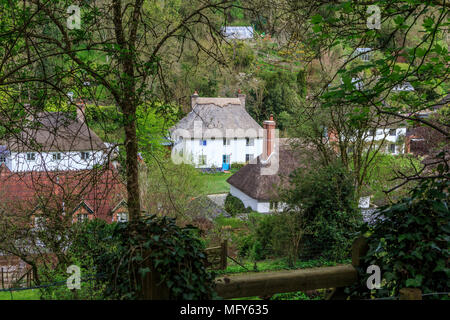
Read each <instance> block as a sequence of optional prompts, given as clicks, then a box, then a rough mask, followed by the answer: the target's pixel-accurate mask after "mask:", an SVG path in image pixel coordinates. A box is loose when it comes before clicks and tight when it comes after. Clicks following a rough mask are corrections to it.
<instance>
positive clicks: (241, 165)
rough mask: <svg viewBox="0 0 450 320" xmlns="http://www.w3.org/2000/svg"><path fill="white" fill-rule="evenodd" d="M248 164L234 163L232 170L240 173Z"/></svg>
mask: <svg viewBox="0 0 450 320" xmlns="http://www.w3.org/2000/svg"><path fill="white" fill-rule="evenodd" d="M245 165H246V163H242V162H233V163H232V164H231V169H232V170H234V171H239V170H240V169H241V168H242V167H243V166H245Z"/></svg>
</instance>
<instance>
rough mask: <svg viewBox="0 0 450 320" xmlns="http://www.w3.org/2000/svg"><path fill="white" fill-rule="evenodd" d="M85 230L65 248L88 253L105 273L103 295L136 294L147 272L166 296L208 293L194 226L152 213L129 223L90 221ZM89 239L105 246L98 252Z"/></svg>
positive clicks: (209, 276)
mask: <svg viewBox="0 0 450 320" xmlns="http://www.w3.org/2000/svg"><path fill="white" fill-rule="evenodd" d="M85 228H86V235H85V236H83V237H81V238H80V241H77V242H76V243H74V245H73V246H72V248H71V250H72V251H73V252H74V254H75V255H77V256H88V257H90V259H92V260H93V265H94V266H95V270H96V271H97V272H98V273H100V274H103V275H105V276H106V278H105V279H103V283H104V284H105V285H106V288H105V290H104V296H105V298H112V299H136V298H139V297H141V296H140V292H141V288H142V283H141V279H142V277H144V276H145V275H146V274H147V273H148V272H151V270H153V272H156V273H157V274H159V275H160V276H161V283H162V285H163V286H166V287H167V288H168V289H169V296H170V299H209V298H211V297H213V296H214V294H215V293H214V288H213V285H214V283H213V279H214V275H213V274H211V273H209V272H208V271H207V270H206V268H205V266H206V256H205V254H204V251H203V250H204V247H203V244H202V242H201V241H200V240H198V239H197V238H196V229H195V228H193V227H184V228H181V227H178V226H177V225H176V224H175V220H174V219H171V218H168V217H162V218H159V217H156V216H154V215H152V216H149V217H146V218H145V219H143V220H142V221H140V222H138V223H136V224H135V225H133V226H132V225H129V224H127V223H113V224H111V226H107V225H106V224H103V223H101V222H95V221H91V222H88V223H87V224H86V226H85ZM99 228H100V229H103V230H102V231H100V230H99ZM131 234H133V237H131ZM85 237H87V238H89V239H83V238H85ZM85 240H87V241H85ZM94 242H97V243H98V245H99V246H100V247H104V248H105V249H104V250H101V251H99V250H98V249H97V248H95V246H92V244H93V243H94Z"/></svg>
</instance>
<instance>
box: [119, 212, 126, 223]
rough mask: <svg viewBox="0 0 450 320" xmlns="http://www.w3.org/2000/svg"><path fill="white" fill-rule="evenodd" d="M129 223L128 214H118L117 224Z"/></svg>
mask: <svg viewBox="0 0 450 320" xmlns="http://www.w3.org/2000/svg"><path fill="white" fill-rule="evenodd" d="M127 221H128V213H126V212H121V213H118V214H117V222H127Z"/></svg>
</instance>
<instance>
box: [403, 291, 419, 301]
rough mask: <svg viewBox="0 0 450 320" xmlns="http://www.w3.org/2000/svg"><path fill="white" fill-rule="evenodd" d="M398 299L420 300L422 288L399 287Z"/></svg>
mask: <svg viewBox="0 0 450 320" xmlns="http://www.w3.org/2000/svg"><path fill="white" fill-rule="evenodd" d="M400 300H422V290H420V289H419V288H402V289H400Z"/></svg>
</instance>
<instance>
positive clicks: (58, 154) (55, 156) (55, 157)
mask: <svg viewBox="0 0 450 320" xmlns="http://www.w3.org/2000/svg"><path fill="white" fill-rule="evenodd" d="M52 159H53V161H59V160H61V152H55V153H53V155H52Z"/></svg>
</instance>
